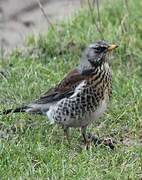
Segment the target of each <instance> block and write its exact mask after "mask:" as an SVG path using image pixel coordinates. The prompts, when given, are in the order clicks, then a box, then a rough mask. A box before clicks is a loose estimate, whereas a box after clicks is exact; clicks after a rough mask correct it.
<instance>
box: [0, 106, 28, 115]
mask: <svg viewBox="0 0 142 180" xmlns="http://www.w3.org/2000/svg"><path fill="white" fill-rule="evenodd" d="M20 112H26V107H19V108H16V109H7V110H4V111H2V112H0V115H6V114H9V113H20Z"/></svg>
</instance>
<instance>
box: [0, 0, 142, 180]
mask: <svg viewBox="0 0 142 180" xmlns="http://www.w3.org/2000/svg"><path fill="white" fill-rule="evenodd" d="M124 2H125V1H124ZM124 2H123V1H119V0H116V1H112V0H108V1H106V4H105V5H104V6H103V7H101V10H100V16H101V22H100V23H99V24H100V31H101V34H100V32H98V30H97V29H96V25H95V23H96V22H97V13H96V10H94V11H90V10H88V9H87V8H85V9H82V10H80V12H78V13H77V14H75V15H74V17H73V18H72V19H70V20H68V21H67V22H63V23H61V24H60V25H58V26H57V27H56V26H55V28H54V29H52V28H50V29H49V31H48V32H47V33H46V34H43V35H41V36H40V37H34V36H31V37H29V38H28V40H27V48H26V50H20V49H19V50H15V51H13V52H12V53H11V55H10V56H8V57H6V58H4V59H3V58H2V57H1V60H0V69H1V70H3V72H4V75H2V74H1V75H0V83H1V86H0V102H1V103H0V109H1V110H3V109H5V108H11V107H13V108H14V107H17V106H19V105H21V104H26V103H29V102H30V101H32V100H33V99H35V98H37V97H38V96H39V95H40V94H41V93H42V92H44V91H45V90H47V89H48V88H50V87H52V86H54V85H55V84H56V83H57V82H58V81H60V80H61V79H62V78H63V77H64V75H65V74H66V73H67V72H68V70H69V69H71V68H72V67H73V66H74V65H75V64H77V63H78V62H79V58H80V55H81V51H82V50H83V49H84V47H85V46H86V45H87V44H89V43H92V42H94V41H96V40H99V39H101V37H102V36H104V37H105V40H107V41H109V42H117V43H119V44H120V47H119V48H118V50H116V52H115V53H114V54H113V55H112V58H111V62H110V63H111V66H112V69H113V99H112V101H111V104H110V106H109V109H108V111H107V113H106V114H105V115H104V116H103V117H102V118H101V119H99V120H97V122H96V124H93V125H92V126H91V127H90V128H89V129H88V131H91V132H96V133H97V134H98V135H99V136H103V137H113V138H114V139H115V140H116V141H118V142H120V141H121V140H123V143H119V144H118V145H117V146H116V149H115V150H114V151H112V150H110V149H108V148H106V147H100V146H98V147H95V146H93V147H92V149H91V150H90V151H85V150H83V149H82V148H81V141H80V138H79V136H80V133H79V130H77V129H76V130H72V131H71V139H72V140H71V145H70V146H69V145H68V144H67V142H66V140H65V139H64V138H63V132H62V130H61V129H60V128H58V127H57V126H56V125H50V124H49V123H48V121H47V118H46V117H41V116H30V115H27V114H13V115H12V114H10V115H8V116H0V122H1V123H3V124H0V136H1V137H0V179H53V180H54V179H88V180H91V179H92V180H94V179H96V180H97V179H101V180H102V179H104V180H106V179H118V180H119V179H124V180H125V179H132V180H134V179H140V178H141V177H142V143H141V141H142V45H141V44H142V43H141V40H142V14H141V9H142V2H141V1H140V0H135V1H133V0H130V1H128V11H127V8H126V4H125V3H124ZM97 23H98V22H97ZM33 122H35V124H33ZM14 126H15V127H16V131H15V133H14V130H13V131H12V132H11V129H12V128H13V127H14ZM2 134H3V137H4V138H2Z"/></svg>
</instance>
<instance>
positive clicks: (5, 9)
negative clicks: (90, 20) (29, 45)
mask: <svg viewBox="0 0 142 180" xmlns="http://www.w3.org/2000/svg"><path fill="white" fill-rule="evenodd" d="M40 2H41V4H42V7H43V8H44V12H45V13H46V15H47V17H48V19H49V20H50V21H60V20H62V19H64V18H66V17H69V16H70V15H71V14H72V13H73V12H74V11H76V10H77V9H78V8H79V7H80V6H81V0H40ZM48 27H49V23H48V22H47V20H46V18H45V16H44V15H43V13H42V10H41V9H40V7H39V4H38V0H23V1H22V0H0V46H1V47H3V48H4V49H5V48H6V49H7V50H9V49H12V48H15V47H17V46H20V45H22V44H23V42H24V39H25V37H26V36H27V34H30V33H32V34H33V33H34V34H38V33H41V32H44V31H47V29H48Z"/></svg>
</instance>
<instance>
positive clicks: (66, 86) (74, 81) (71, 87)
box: [3, 41, 117, 143]
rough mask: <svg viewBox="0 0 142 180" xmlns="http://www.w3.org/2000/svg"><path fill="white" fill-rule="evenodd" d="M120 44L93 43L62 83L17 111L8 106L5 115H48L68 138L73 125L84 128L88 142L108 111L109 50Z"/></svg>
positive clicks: (110, 78) (84, 135)
mask: <svg viewBox="0 0 142 180" xmlns="http://www.w3.org/2000/svg"><path fill="white" fill-rule="evenodd" d="M116 47H117V45H114V44H113V45H111V44H109V43H107V42H105V41H98V42H96V43H94V44H91V45H89V46H88V47H87V48H86V50H85V52H84V53H83V56H82V58H81V61H80V64H79V66H77V67H76V68H75V69H73V70H72V71H71V72H69V74H67V75H66V77H65V78H64V79H63V80H62V81H61V82H60V83H59V84H57V85H56V86H55V87H53V88H51V89H49V90H48V91H47V92H46V93H45V94H44V95H42V96H41V97H40V98H39V99H37V100H35V101H33V102H32V103H30V104H28V105H26V106H23V107H20V108H16V109H15V110H12V109H8V110H6V111H4V112H3V114H8V113H10V112H13V113H18V112H27V113H31V114H42V115H46V116H47V117H48V119H49V121H51V122H52V123H57V124H59V125H61V126H62V127H63V129H64V132H65V135H66V136H67V137H68V130H69V128H70V127H74V128H81V134H82V136H83V139H84V141H85V143H86V142H87V136H86V128H87V126H88V125H89V124H91V123H93V122H95V120H96V119H97V118H99V117H100V116H101V115H102V114H103V113H104V112H105V111H106V109H107V104H108V102H109V100H110V98H111V95H112V74H111V68H110V66H109V62H108V53H109V52H110V51H112V50H113V49H115V48H116Z"/></svg>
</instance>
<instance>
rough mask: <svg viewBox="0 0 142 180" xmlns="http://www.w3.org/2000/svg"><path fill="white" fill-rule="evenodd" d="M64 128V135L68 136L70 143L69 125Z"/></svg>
mask: <svg viewBox="0 0 142 180" xmlns="http://www.w3.org/2000/svg"><path fill="white" fill-rule="evenodd" d="M63 130H64V136H65V137H66V139H67V141H68V143H69V144H70V139H69V127H66V126H64V127H63Z"/></svg>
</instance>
